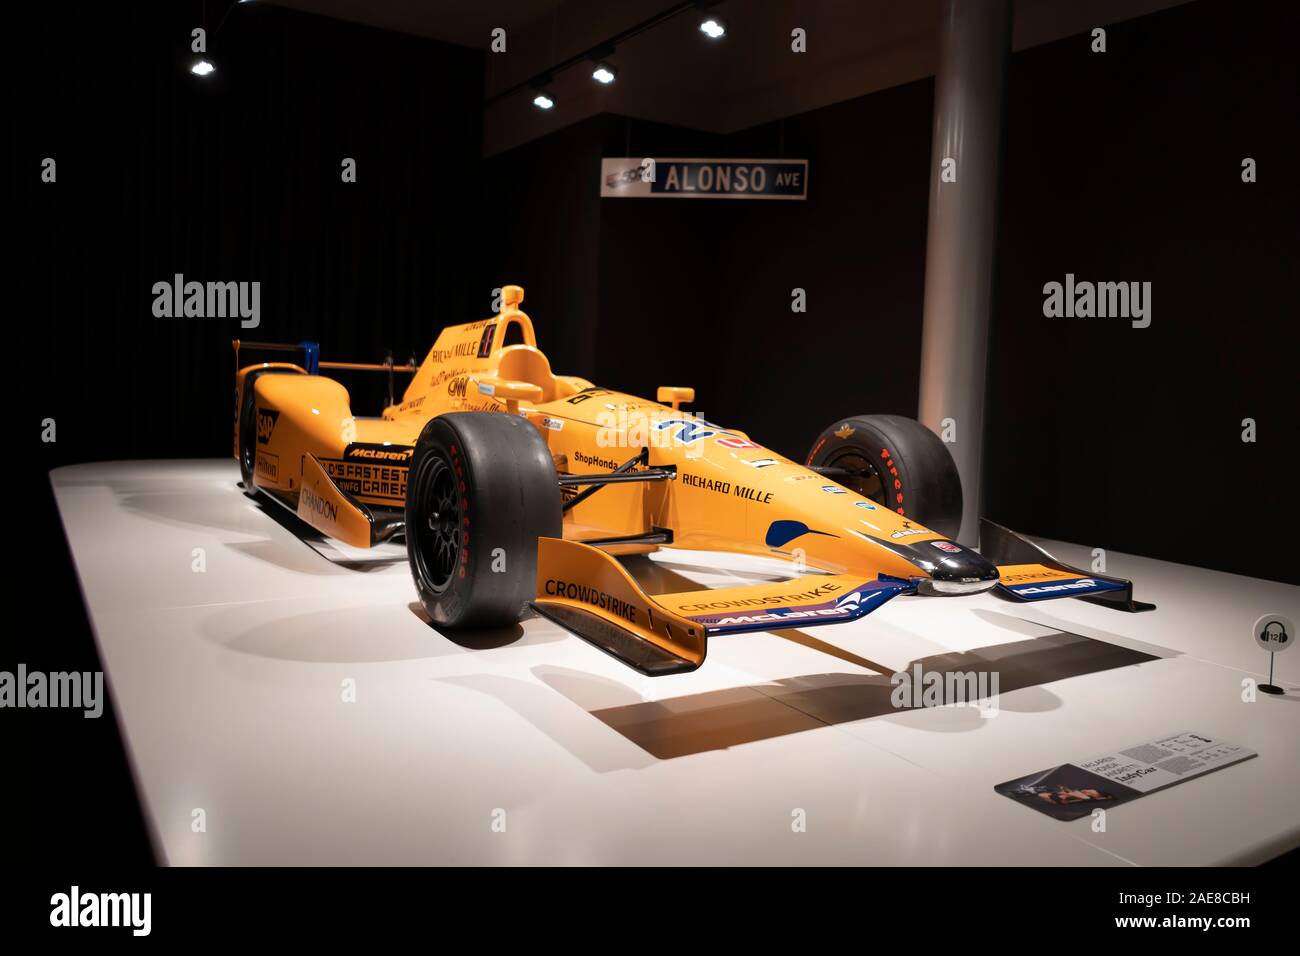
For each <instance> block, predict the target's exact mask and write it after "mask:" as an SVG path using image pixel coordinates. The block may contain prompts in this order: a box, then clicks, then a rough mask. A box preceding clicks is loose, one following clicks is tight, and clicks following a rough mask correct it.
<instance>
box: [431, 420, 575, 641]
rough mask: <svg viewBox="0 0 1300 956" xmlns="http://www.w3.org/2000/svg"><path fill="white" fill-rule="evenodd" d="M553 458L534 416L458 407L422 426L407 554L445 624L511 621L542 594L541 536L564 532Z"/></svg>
mask: <svg viewBox="0 0 1300 956" xmlns="http://www.w3.org/2000/svg"><path fill="white" fill-rule="evenodd" d="M561 528H562V515H561V511H560V490H559V485H558V483H557V481H556V475H555V463H554V462H553V461H552V459H551V453H550V449H549V448H548V447H547V445H546V440H545V439H544V438H543V437H542V435H541V433H540V432H538V430H537V429H536V428H535V427H534V426H533V425H531V424H530V423H529V422H528V421H527V420H525V419H523V418H520V417H519V416H517V415H508V414H504V413H500V412H451V413H449V414H446V415H441V416H439V417H438V418H435V419H433V420H432V421H430V422H429V423H428V424H427V425H425V426H424V431H422V432H421V433H420V438H419V440H418V441H417V442H416V445H415V453H414V454H413V455H412V457H411V468H410V472H409V473H408V477H407V483H406V550H407V557H408V558H409V560H410V564H411V576H412V577H413V578H414V579H415V588H416V591H417V592H418V593H419V595H420V604H421V605H423V607H424V610H425V611H426V612H427V613H428V615H429V618H430V619H431V620H432V621H433V623H434V624H436V625H438V626H439V627H446V628H448V629H476V628H496V627H506V626H508V625H510V624H514V623H516V622H517V621H518V620H519V616H520V613H521V612H522V610H523V608H524V605H526V604H527V603H528V602H529V601H531V600H532V599H533V598H534V597H535V596H536V594H537V539H538V538H539V537H552V538H558V537H560V536H561V535H562V530H561Z"/></svg>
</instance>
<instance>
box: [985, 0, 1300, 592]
mask: <svg viewBox="0 0 1300 956" xmlns="http://www.w3.org/2000/svg"><path fill="white" fill-rule="evenodd" d="M1297 32H1300V17H1298V16H1297V7H1296V5H1295V4H1291V3H1224V2H1215V3H1209V2H1201V3H1193V4H1189V5H1187V6H1184V7H1178V8H1175V9H1173V10H1169V11H1166V12H1163V13H1159V14H1155V15H1153V16H1148V17H1142V18H1140V19H1137V20H1133V21H1129V22H1127V23H1121V24H1116V25H1114V26H1112V27H1111V28H1110V29H1109V30H1108V51H1107V52H1106V53H1105V54H1093V53H1091V52H1090V51H1089V48H1088V43H1087V42H1086V41H1087V38H1085V37H1074V38H1070V39H1067V40H1062V41H1060V42H1058V43H1053V44H1050V45H1048V46H1044V47H1039V48H1037V49H1033V50H1028V51H1025V52H1023V53H1020V54H1017V55H1016V56H1015V57H1013V58H1012V62H1011V71H1010V75H1009V77H1008V98H1007V113H1006V126H1007V136H1006V144H1005V149H1004V151H1003V155H1004V162H1003V175H1002V183H1003V185H1002V202H1001V204H1000V214H1001V229H1000V234H999V242H998V272H997V278H996V289H997V293H996V305H995V311H994V317H993V325H992V336H991V341H990V364H989V389H988V394H989V404H988V408H989V412H990V414H989V417H988V421H987V425H988V427H987V446H986V472H987V475H986V490H987V498H986V502H985V506H986V512H987V513H988V515H989V516H990V517H991V518H993V519H994V520H997V521H1001V522H1004V523H1006V524H1009V525H1011V526H1012V527H1016V528H1020V529H1023V530H1025V531H1028V532H1031V533H1037V534H1043V535H1050V536H1053V537H1057V538H1063V539H1066V540H1070V541H1077V542H1081V543H1085V544H1088V545H1089V546H1092V547H1103V548H1110V549H1115V550H1121V551H1131V552H1137V553H1139V554H1146V555H1151V556H1155V557H1161V558H1167V559H1170V560H1174V561H1179V562H1184V563H1188V564H1196V565H1202V566H1206V567H1214V568H1221V569H1224V570H1230V571H1236V572H1238V573H1242V574H1249V575H1252V576H1257V577H1264V578H1273V579H1279V580H1287V581H1292V582H1297V581H1300V561H1297V560H1295V559H1294V558H1293V557H1290V556H1282V555H1280V554H1279V553H1278V550H1277V548H1276V547H1274V546H1271V545H1270V542H1271V543H1273V544H1274V545H1275V544H1277V543H1279V542H1285V541H1288V540H1294V539H1295V538H1294V536H1295V533H1296V531H1297V520H1296V514H1297V509H1296V507H1295V505H1294V497H1293V496H1294V488H1293V486H1294V479H1293V478H1292V477H1291V474H1290V473H1289V470H1288V464H1289V463H1290V462H1292V461H1294V460H1295V455H1296V440H1297V437H1300V436H1298V435H1297V432H1296V426H1295V420H1296V413H1297V410H1300V403H1298V402H1297V401H1296V397H1295V395H1296V392H1295V386H1294V382H1295V363H1296V359H1297V357H1298V356H1300V349H1298V348H1297V346H1298V345H1300V340H1298V338H1297V334H1296V320H1295V316H1296V297H1295V286H1294V283H1295V276H1296V275H1297V273H1300V261H1298V259H1300V255H1298V253H1297V225H1296V224H1297V213H1298V212H1300V209H1298V208H1297V201H1296V200H1297V186H1296V179H1295V176H1294V174H1293V172H1292V165H1293V162H1294V158H1295V156H1296V155H1297V145H1298V143H1297V134H1296V131H1297V128H1300V127H1298V125H1297V124H1298V122H1300V115H1298V114H1300V111H1298V110H1297V105H1296V91H1297V90H1298V89H1300V82H1298V81H1300V77H1298V76H1297V67H1296V59H1295V55H1294V37H1295V36H1296V35H1297ZM1244 157H1252V158H1254V159H1255V160H1256V161H1257V162H1258V171H1259V180H1258V182H1256V183H1253V184H1247V183H1243V182H1242V180H1241V162H1242V159H1243V158H1244ZM1067 272H1070V273H1073V274H1074V275H1075V276H1076V277H1077V278H1078V279H1090V280H1093V281H1098V280H1111V281H1121V280H1130V281H1149V282H1151V283H1152V313H1151V318H1152V321H1151V326H1150V327H1149V328H1145V329H1134V328H1132V327H1131V326H1130V324H1129V323H1128V322H1125V321H1123V320H1122V319H1099V318H1093V319H1064V318H1058V319H1048V318H1045V317H1044V316H1043V285H1044V283H1046V282H1049V281H1058V282H1059V281H1064V279H1065V275H1066V273H1067ZM1248 417H1249V418H1254V419H1255V420H1256V422H1257V423H1258V441H1257V442H1256V443H1255V444H1246V443H1243V442H1242V441H1241V433H1242V419H1244V418H1248ZM1284 547H1285V546H1284Z"/></svg>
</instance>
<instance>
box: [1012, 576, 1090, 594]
mask: <svg viewBox="0 0 1300 956" xmlns="http://www.w3.org/2000/svg"><path fill="white" fill-rule="evenodd" d="M1096 586H1097V582H1096V581H1094V580H1093V579H1092V578H1080V579H1079V580H1078V581H1067V582H1065V583H1064V584H1040V585H1035V586H1032V587H1024V586H1021V587H1017V588H1016V589H1015V591H1016V593H1017V594H1054V593H1056V592H1057V591H1082V590H1084V589H1086V588H1095V587H1096Z"/></svg>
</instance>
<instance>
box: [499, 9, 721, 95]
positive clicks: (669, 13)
mask: <svg viewBox="0 0 1300 956" xmlns="http://www.w3.org/2000/svg"><path fill="white" fill-rule="evenodd" d="M718 2H720V0H713V2H706V3H701V2H698V0H682V2H680V3H675V4H673V5H672V6H671V7H669V8H668V9H667V10H664V11H662V12H660V13H656V14H655V15H654V16H652V17H650V18H649V19H646V20H642V21H641V22H640V23H638V24H637V25H636V26H631V27H628V28H627V29H626V30H624V31H623V32H621V33H616V34H614V35H613V36H612V37H609V38H608V39H605V40H602V41H601V42H599V43H597V44H595V45H594V46H591V47H588V48H587V49H585V50H583V51H582V52H581V53H576V54H574V55H573V56H571V57H569V58H568V59H567V60H561V61H560V62H559V63H555V64H552V65H551V66H549V67H547V68H546V69H545V70H542V71H541V72H540V73H536V74H534V75H533V76H531V77H529V78H528V79H526V80H523V81H522V82H520V83H516V84H515V85H514V86H512V87H509V88H508V89H504V90H502V91H501V92H500V93H497V94H496V95H494V96H489V97H488V98H487V99H486V100H484V101H483V105H484V106H485V107H486V106H491V105H492V104H493V103H495V102H496V101H497V100H503V99H505V98H506V97H507V96H513V95H514V94H515V93H518V92H519V91H520V90H528V89H535V88H537V87H538V86H542V85H545V84H548V83H550V82H551V80H552V79H553V78H554V76H555V74H557V73H561V72H563V71H564V70H567V69H569V67H572V66H577V65H578V64H579V63H583V62H586V61H587V60H592V59H596V60H599V59H605V58H608V57H610V56H612V55H613V50H614V48H615V47H616V46H618V44H620V43H623V42H625V41H627V40H630V39H632V37H634V36H636V35H638V34H640V33H645V32H646V31H647V30H650V29H653V28H654V27H657V26H659V24H661V23H665V22H667V21H668V20H671V19H672V18H673V17H675V16H677V15H678V14H681V13H685V12H686V11H687V10H700V11H704V10H707V9H708V8H709V7H711V6H715V5H716V4H717V3H718Z"/></svg>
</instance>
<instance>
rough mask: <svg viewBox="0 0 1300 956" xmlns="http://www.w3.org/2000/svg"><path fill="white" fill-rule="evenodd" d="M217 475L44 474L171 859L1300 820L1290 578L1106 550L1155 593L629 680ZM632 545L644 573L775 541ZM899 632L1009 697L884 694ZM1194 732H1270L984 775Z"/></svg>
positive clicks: (1144, 590)
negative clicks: (1266, 689)
mask: <svg viewBox="0 0 1300 956" xmlns="http://www.w3.org/2000/svg"><path fill="white" fill-rule="evenodd" d="M238 479H239V473H238V468H237V466H236V465H235V463H234V462H233V461H170V462H113V463H105V464H91V465H77V466H71V467H67V468H60V469H58V470H56V471H55V472H53V473H52V475H51V481H52V483H53V486H54V492H55V496H56V499H57V502H58V507H59V511H60V513H61V515H62V518H63V523H64V527H65V529H66V532H67V536H68V540H69V542H70V545H71V550H72V554H73V556H74V559H75V562H76V566H77V571H78V574H79V576H80V579H81V583H82V589H83V592H84V595H85V600H86V604H87V606H88V608H89V611H90V616H91V619H92V621H93V625H94V629H95V634H96V637H97V640H98V644H99V649H100V654H101V658H102V660H103V662H104V666H105V668H106V670H107V679H108V682H109V684H110V685H111V688H112V691H113V694H114V697H115V700H116V706H117V714H118V719H119V720H120V721H121V723H122V731H123V737H124V739H125V741H126V745H127V748H128V751H129V755H130V759H131V761H132V765H133V769H134V772H135V775H136V779H137V782H138V785H139V789H140V792H141V795H142V798H143V800H144V803H145V813H146V817H147V819H148V821H149V822H150V825H151V827H152V828H153V831H154V834H155V839H156V843H157V851H158V853H159V856H160V858H161V859H162V860H164V861H165V862H167V863H170V864H175V865H192V864H198V865H207V864H217V865H225V864H782V863H789V864H903V865H921V864H952V865H975V864H992V865H1008V864H1063V865H1124V864H1137V865H1152V864H1174V865H1184V864H1186V865H1199V864H1231V863H1255V862H1260V861H1263V860H1266V859H1269V858H1271V857H1273V856H1276V855H1278V854H1280V853H1283V852H1285V851H1287V850H1289V849H1292V848H1294V847H1296V846H1298V845H1300V690H1297V689H1296V688H1297V684H1300V653H1287V654H1282V655H1279V656H1278V658H1277V665H1278V666H1277V675H1276V680H1277V682H1278V683H1281V684H1283V685H1285V686H1287V687H1288V689H1289V692H1288V694H1287V695H1286V696H1285V697H1268V696H1267V695H1263V694H1261V695H1259V697H1260V699H1259V700H1258V701H1256V702H1254V703H1246V702H1243V700H1242V682H1243V680H1244V679H1246V678H1248V677H1255V678H1260V677H1261V676H1262V675H1264V674H1266V670H1265V669H1266V667H1267V656H1266V655H1265V654H1263V653H1262V652H1261V651H1259V650H1258V649H1257V648H1256V647H1255V645H1254V644H1253V642H1252V641H1251V639H1250V634H1249V632H1250V627H1251V624H1252V623H1253V622H1254V620H1255V619H1256V618H1257V617H1258V616H1259V615H1260V614H1263V613H1266V612H1276V611H1281V612H1285V613H1289V614H1290V615H1291V617H1292V618H1293V619H1300V588H1296V587H1290V586H1286V585H1282V584H1276V583H1270V582H1262V581H1255V580H1252V579H1249V578H1242V577H1237V576H1234V575H1229V574H1221V573H1217V572H1212V571H1204V570H1199V569H1196V568H1191V567H1184V566H1180V565H1175V564H1169V563H1166V562H1161V561H1154V560H1149V559H1143V558H1137V557H1131V556H1127V555H1122V554H1117V553H1111V554H1110V555H1109V556H1108V557H1109V562H1108V568H1107V570H1108V571H1109V572H1110V573H1111V574H1117V575H1121V576H1125V577H1130V578H1132V579H1133V580H1134V581H1135V582H1136V595H1137V597H1138V598H1139V599H1141V600H1145V601H1153V602H1155V603H1156V604H1157V605H1159V609H1158V610H1156V611H1151V612H1148V613H1145V614H1125V613H1122V612H1117V611H1114V610H1111V609H1108V608H1103V607H1098V606H1096V605H1092V604H1088V603H1085V602H1082V601H1077V600H1061V601H1052V602H1046V603H1042V604H1037V605H1026V604H1014V603H1009V602H1005V601H1002V600H999V599H997V598H995V597H993V596H992V595H979V596H976V597H968V598H919V597H911V598H898V599H895V600H894V601H892V602H890V603H889V604H888V605H886V606H885V607H884V608H882V609H881V610H879V611H877V612H875V613H874V614H871V615H870V616H868V617H866V618H864V619H862V620H860V621H856V622H852V623H848V624H840V625H833V626H827V627H817V628H808V629H806V630H802V631H801V630H787V631H782V632H781V633H780V634H772V633H759V634H749V635H737V636H731V637H723V638H716V639H714V640H713V641H712V643H711V645H710V648H709V657H708V660H707V661H706V662H705V664H704V666H703V667H702V668H701V669H700V670H699V671H696V672H695V673H693V674H683V675H677V676H671V677H660V678H649V677H642V676H641V675H639V674H637V673H635V672H634V671H632V670H630V669H629V668H627V667H625V666H624V665H622V664H620V663H619V662H618V661H616V660H614V659H613V658H611V657H609V656H607V655H606V654H604V653H602V652H601V651H599V650H597V649H596V648H594V647H592V646H590V645H588V644H586V643H585V642H583V641H582V640H580V639H578V638H576V637H574V636H572V635H570V634H568V633H567V632H566V631H564V630H563V629H561V628H559V627H558V626H556V625H554V624H551V623H550V622H548V621H546V620H544V619H541V618H537V617H531V618H529V619H528V620H526V621H524V622H523V623H522V625H521V626H520V627H519V628H517V629H512V630H510V631H508V632H505V633H501V634H494V635H487V636H484V637H481V638H479V639H476V640H475V641H473V642H472V644H473V645H474V646H470V645H471V642H462V643H456V642H453V641H452V640H451V639H449V638H447V637H445V636H443V635H442V634H440V633H439V632H438V631H436V630H434V629H433V628H431V627H430V626H429V625H428V624H427V623H426V621H425V619H424V617H423V612H422V611H421V609H420V607H419V605H418V603H416V601H415V591H414V587H413V585H412V583H411V580H410V574H409V571H408V568H407V564H406V559H405V552H404V549H403V548H402V546H401V545H400V544H397V545H387V546H384V547H383V548H382V549H380V550H379V551H377V552H374V553H371V552H364V551H357V550H353V549H349V548H347V547H346V546H340V545H335V544H332V543H330V542H328V541H323V540H319V539H316V540H312V539H310V538H305V537H302V536H300V533H301V532H302V530H303V528H302V526H298V525H296V519H293V518H292V516H289V515H287V514H286V513H285V512H283V510H282V509H279V508H278V506H276V505H274V504H271V503H265V504H259V503H257V502H254V501H252V500H250V499H248V498H246V497H245V496H244V495H243V494H241V492H240V489H239V487H238ZM1028 530H1032V529H1028ZM1099 544H1101V545H1103V546H1104V542H1099ZM1047 547H1049V549H1051V550H1054V551H1055V553H1057V555H1058V557H1061V558H1063V559H1064V560H1067V561H1071V562H1072V563H1077V564H1081V565H1082V566H1085V567H1086V566H1088V565H1089V563H1090V561H1091V558H1090V556H1089V554H1088V552H1087V551H1085V550H1084V549H1081V548H1076V547H1072V546H1068V545H1052V544H1050V543H1049V544H1047ZM1090 547H1091V545H1090ZM195 549H202V552H201V555H202V559H203V562H204V563H205V565H206V570H204V571H201V572H200V571H196V570H195V569H194V568H195V565H196V561H197V560H198V559H197V558H196V556H195V555H196V552H195ZM633 563H634V564H635V565H637V566H636V567H635V571H636V573H637V575H638V577H640V578H641V579H642V580H643V581H647V582H648V585H647V586H648V589H650V590H652V591H653V590H655V589H656V588H655V587H654V586H653V585H654V584H655V579H656V578H658V579H661V580H660V583H661V584H662V585H663V587H660V588H658V589H659V590H663V589H666V588H667V589H674V590H676V589H680V583H681V582H680V579H679V578H678V579H674V576H677V575H680V576H682V577H686V578H689V579H691V580H693V581H697V582H699V583H701V584H706V585H715V586H716V585H719V584H722V583H726V582H731V583H735V582H736V581H737V579H738V578H739V579H745V580H749V579H753V578H754V577H757V576H763V575H767V574H770V573H771V572H772V571H773V566H772V565H769V564H767V563H765V562H762V561H751V560H748V559H744V558H732V557H729V556H727V557H719V556H717V555H712V554H701V553H698V552H683V551H669V550H666V551H661V552H659V553H658V554H657V555H655V556H654V557H653V558H652V559H644V558H643V559H639V560H638V561H636V562H633ZM720 564H723V565H724V566H725V567H726V568H729V569H732V570H730V571H727V570H721V569H720V568H719V565H720ZM66 599H67V600H72V599H73V598H72V597H71V596H67V597H66ZM52 639H56V638H53V637H52ZM918 660H920V661H922V663H923V666H925V667H927V668H943V667H951V668H954V669H957V670H966V671H969V670H979V669H984V670H988V669H997V670H999V672H1000V674H1001V681H1002V686H1001V694H1000V697H999V699H998V711H997V714H996V716H992V717H982V716H981V715H980V713H979V711H978V710H976V709H975V708H972V707H952V706H949V707H939V708H929V709H924V710H911V711H901V712H900V711H898V710H896V709H894V708H893V707H892V706H891V705H890V702H889V692H890V690H891V689H892V688H891V686H890V683H889V675H890V674H891V673H893V672H894V671H897V670H903V669H907V668H910V666H911V664H912V662H914V661H918ZM349 680H350V681H354V682H355V687H356V700H355V702H354V703H345V702H344V701H343V700H342V697H343V687H344V682H345V681H349ZM1184 730H1192V731H1200V732H1203V733H1207V734H1211V735H1214V736H1216V737H1222V738H1225V739H1227V740H1229V741H1232V742H1234V743H1238V744H1242V745H1244V746H1246V747H1249V748H1251V749H1253V750H1256V751H1258V753H1259V756H1258V757H1256V758H1253V759H1251V760H1248V761H1246V762H1245V763H1242V764H1239V765H1237V766H1233V767H1229V768H1226V769H1224V770H1221V771H1218V772H1215V773H1212V774H1210V775H1208V776H1205V777H1203V778H1199V779H1196V780H1191V781H1189V782H1186V783H1183V784H1180V785H1178V786H1176V787H1173V788H1171V789H1169V790H1165V791H1162V792H1159V793H1156V794H1152V795H1150V796H1146V797H1143V798H1141V799H1140V800H1137V801H1135V802H1133V803H1129V804H1124V805H1121V806H1116V807H1114V808H1113V809H1111V810H1110V811H1109V813H1108V815H1107V821H1106V830H1105V832H1094V830H1093V827H1092V825H1091V821H1090V820H1089V819H1088V818H1085V819H1082V820H1078V821H1074V822H1071V823H1062V822H1058V821H1055V820H1052V819H1049V818H1048V817H1046V816H1044V815H1042V814H1039V813H1036V812H1034V811H1032V810H1030V809H1028V808H1026V807H1023V806H1019V805H1017V804H1015V803H1013V802H1012V801H1011V800H1009V799H1007V798H1006V797H1003V796H1000V795H998V794H996V793H994V791H993V786H994V784H997V783H1001V782H1003V781H1006V780H1010V779H1012V778H1015V777H1019V776H1022V775H1025V774H1028V773H1031V772H1034V771H1037V770H1044V769H1047V768H1049V767H1052V766H1054V765H1056V764H1060V763H1064V762H1067V761H1070V760H1079V759H1084V758H1087V757H1091V756H1094V755H1097V754H1100V753H1105V752H1107V751H1111V750H1114V749H1117V748H1120V747H1124V746H1127V745H1130V744H1136V743H1139V742H1142V741H1145V740H1149V739H1153V738H1157V737H1160V736H1164V735H1167V734H1170V733H1173V732H1177V731H1184ZM196 809H202V810H203V811H204V817H205V820H206V832H199V833H196V832H194V829H193V826H192V820H193V819H194V811H195V810H196ZM797 819H802V820H804V821H805V822H806V829H804V830H803V831H802V832H797V828H796V827H795V826H794V825H793V824H794V823H795V822H796V820H797ZM502 822H504V832H501V829H502V826H501V824H502Z"/></svg>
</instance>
